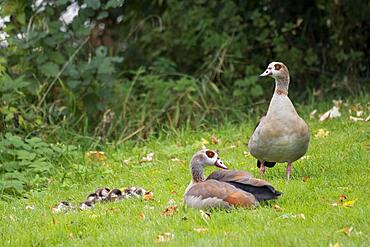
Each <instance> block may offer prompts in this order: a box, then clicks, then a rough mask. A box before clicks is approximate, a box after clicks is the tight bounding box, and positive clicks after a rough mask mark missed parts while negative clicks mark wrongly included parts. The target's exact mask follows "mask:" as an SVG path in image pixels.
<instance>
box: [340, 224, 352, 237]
mask: <svg viewBox="0 0 370 247" xmlns="http://www.w3.org/2000/svg"><path fill="white" fill-rule="evenodd" d="M352 231H353V227H352V226H347V227H344V228H342V229H340V230H338V231H337V232H343V233H344V234H345V235H347V236H350V235H351V233H352Z"/></svg>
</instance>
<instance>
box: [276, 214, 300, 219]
mask: <svg viewBox="0 0 370 247" xmlns="http://www.w3.org/2000/svg"><path fill="white" fill-rule="evenodd" d="M280 218H283V219H289V218H300V219H304V220H305V219H306V217H305V216H304V214H282V215H280Z"/></svg>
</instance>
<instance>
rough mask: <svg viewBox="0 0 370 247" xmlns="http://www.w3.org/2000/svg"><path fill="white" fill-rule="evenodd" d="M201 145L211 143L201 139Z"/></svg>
mask: <svg viewBox="0 0 370 247" xmlns="http://www.w3.org/2000/svg"><path fill="white" fill-rule="evenodd" d="M200 143H202V144H203V145H207V144H209V142H208V141H207V140H206V139H204V138H202V139H200Z"/></svg>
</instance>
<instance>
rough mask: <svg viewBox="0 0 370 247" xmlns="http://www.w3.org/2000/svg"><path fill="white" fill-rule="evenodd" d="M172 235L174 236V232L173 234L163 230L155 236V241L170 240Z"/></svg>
mask: <svg viewBox="0 0 370 247" xmlns="http://www.w3.org/2000/svg"><path fill="white" fill-rule="evenodd" d="M174 237H175V234H173V233H171V232H165V233H162V234H159V235H158V236H157V237H156V239H155V242H156V243H163V242H168V241H170V240H172V239H173V238H174Z"/></svg>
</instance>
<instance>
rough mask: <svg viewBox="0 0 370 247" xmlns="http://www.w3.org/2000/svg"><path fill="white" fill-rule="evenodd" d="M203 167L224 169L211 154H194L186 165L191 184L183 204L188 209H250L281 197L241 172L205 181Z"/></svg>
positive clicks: (218, 173) (218, 174)
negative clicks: (261, 201) (237, 207)
mask: <svg viewBox="0 0 370 247" xmlns="http://www.w3.org/2000/svg"><path fill="white" fill-rule="evenodd" d="M206 166H216V167H220V168H222V169H227V167H226V166H225V165H224V164H223V162H222V161H221V159H220V158H219V157H218V154H217V153H216V152H215V151H212V150H206V149H202V150H201V151H199V152H197V153H196V154H195V155H194V156H193V158H192V159H191V162H190V172H191V175H192V180H191V182H190V184H189V186H188V188H187V189H186V191H185V196H184V203H185V204H186V205H187V206H189V207H193V208H230V207H232V206H240V207H252V206H256V205H258V204H259V203H258V202H259V201H260V200H271V199H276V198H278V196H280V194H281V193H280V192H278V191H276V190H275V189H274V187H272V185H271V184H269V183H267V182H266V181H263V180H261V179H256V178H253V177H252V175H251V174H249V173H248V172H244V171H232V170H220V171H215V172H213V173H212V174H211V175H209V176H208V178H207V179H206V178H205V177H204V175H203V168H204V167H206Z"/></svg>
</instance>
